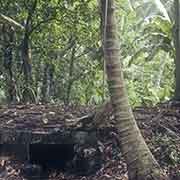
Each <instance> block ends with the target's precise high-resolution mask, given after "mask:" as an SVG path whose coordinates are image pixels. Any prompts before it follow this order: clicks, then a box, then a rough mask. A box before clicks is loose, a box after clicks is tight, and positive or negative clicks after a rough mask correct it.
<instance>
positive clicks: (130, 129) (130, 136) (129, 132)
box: [100, 0, 165, 180]
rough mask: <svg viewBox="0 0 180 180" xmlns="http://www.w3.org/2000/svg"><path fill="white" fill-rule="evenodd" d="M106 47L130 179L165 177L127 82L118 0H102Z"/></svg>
mask: <svg viewBox="0 0 180 180" xmlns="http://www.w3.org/2000/svg"><path fill="white" fill-rule="evenodd" d="M100 7H101V15H102V19H103V27H104V28H103V29H104V31H103V47H104V59H105V63H106V72H107V79H108V85H109V91H110V96H111V102H112V106H113V111H114V115H115V120H116V125H117V129H118V136H119V137H118V138H119V141H120V145H121V150H122V153H123V155H124V157H125V160H126V163H127V167H128V175H129V179H130V180H146V179H154V180H160V179H165V177H163V175H162V170H161V168H160V166H159V164H158V163H157V161H156V160H155V158H154V157H153V155H152V154H151V152H150V150H149V148H148V146H147V145H146V143H145V141H144V139H143V137H142V135H141V133H140V130H139V128H138V126H137V124H136V121H135V118H134V116H133V113H132V110H131V108H130V105H129V103H128V97H127V93H126V89H125V85H124V79H123V72H122V67H121V61H120V60H119V59H120V53H119V52H120V51H119V46H118V40H117V28H116V24H117V23H116V18H115V0H101V1H100Z"/></svg>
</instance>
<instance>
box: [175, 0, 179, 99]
mask: <svg viewBox="0 0 180 180" xmlns="http://www.w3.org/2000/svg"><path fill="white" fill-rule="evenodd" d="M174 7H175V29H174V44H175V92H174V99H175V100H180V24H179V21H180V18H179V0H174Z"/></svg>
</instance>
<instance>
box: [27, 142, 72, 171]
mask: <svg viewBox="0 0 180 180" xmlns="http://www.w3.org/2000/svg"><path fill="white" fill-rule="evenodd" d="M74 155H75V153H74V145H72V144H31V145H30V146H29V161H30V163H31V164H38V165H40V166H42V168H43V169H47V168H48V169H51V168H53V169H60V170H66V168H67V165H68V163H69V162H71V161H72V160H73V157H74Z"/></svg>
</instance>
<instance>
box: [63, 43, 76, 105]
mask: <svg viewBox="0 0 180 180" xmlns="http://www.w3.org/2000/svg"><path fill="white" fill-rule="evenodd" d="M75 52H76V46H75V45H74V47H73V49H72V54H71V59H70V65H69V80H68V85H67V91H66V92H67V94H66V99H65V104H69V99H70V95H71V89H72V86H73V83H74V79H73V72H74V60H75Z"/></svg>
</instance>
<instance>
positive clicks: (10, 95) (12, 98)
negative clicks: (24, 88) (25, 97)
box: [2, 25, 17, 103]
mask: <svg viewBox="0 0 180 180" xmlns="http://www.w3.org/2000/svg"><path fill="white" fill-rule="evenodd" d="M2 34H3V41H4V44H3V48H2V49H3V56H4V64H3V65H4V69H5V70H6V73H5V77H6V85H7V102H8V103H16V100H17V99H16V85H15V81H14V76H13V70H12V61H13V43H14V29H13V28H12V27H11V26H9V25H3V27H2Z"/></svg>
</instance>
